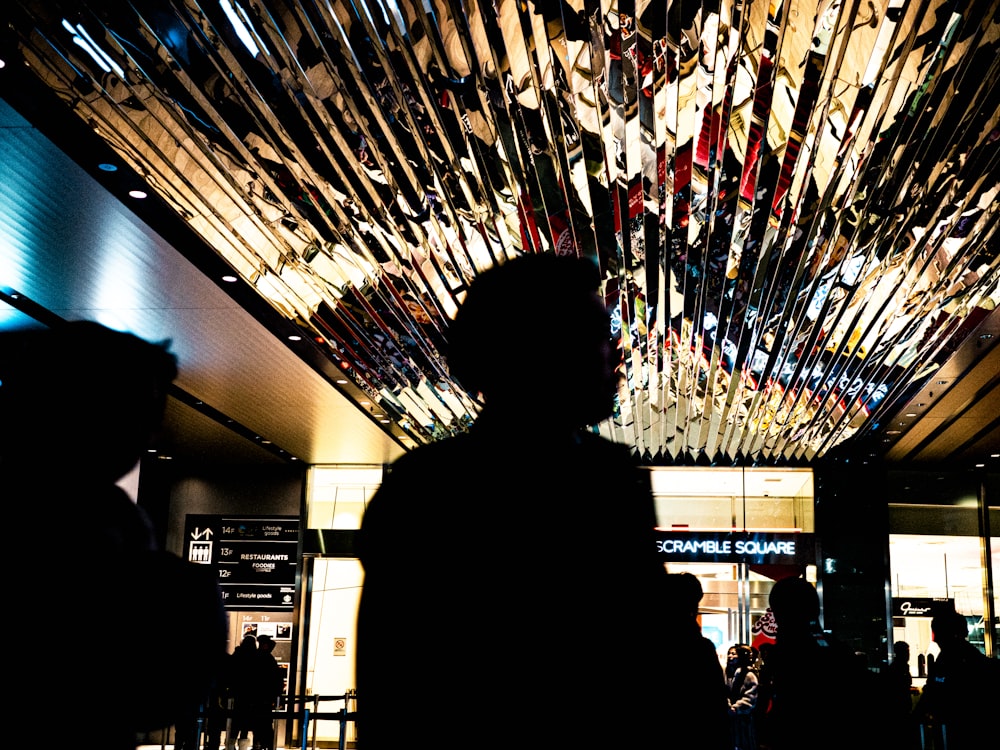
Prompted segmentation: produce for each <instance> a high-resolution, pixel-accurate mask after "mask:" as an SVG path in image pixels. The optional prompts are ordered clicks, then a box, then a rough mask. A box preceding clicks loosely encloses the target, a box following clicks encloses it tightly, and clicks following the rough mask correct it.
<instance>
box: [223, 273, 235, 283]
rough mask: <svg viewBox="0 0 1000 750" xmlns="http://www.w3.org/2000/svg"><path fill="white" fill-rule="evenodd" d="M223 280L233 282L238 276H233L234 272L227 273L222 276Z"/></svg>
mask: <svg viewBox="0 0 1000 750" xmlns="http://www.w3.org/2000/svg"><path fill="white" fill-rule="evenodd" d="M222 280H223V281H225V282H226V283H227V284H232V283H233V282H234V281H236V277H235V276H233V275H232V274H226V275H225V276H223V277H222Z"/></svg>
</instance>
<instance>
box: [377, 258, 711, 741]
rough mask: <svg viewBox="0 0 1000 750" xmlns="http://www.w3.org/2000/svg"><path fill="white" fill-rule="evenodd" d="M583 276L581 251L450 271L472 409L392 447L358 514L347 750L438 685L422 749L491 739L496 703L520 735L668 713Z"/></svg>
mask: <svg viewBox="0 0 1000 750" xmlns="http://www.w3.org/2000/svg"><path fill="white" fill-rule="evenodd" d="M599 283H600V277H599V273H598V269H597V266H596V264H595V263H592V262H590V261H589V260H586V259H581V258H576V257H568V256H557V255H554V254H531V255H524V256H520V257H518V258H515V259H513V260H508V261H506V262H504V263H502V264H501V265H498V266H494V267H493V268H491V269H489V270H487V271H486V272H484V273H482V274H481V275H479V276H478V277H477V278H476V279H475V280H474V281H473V282H472V283H471V285H470V286H469V289H468V293H467V295H466V297H465V299H464V301H463V302H462V304H461V305H460V307H459V309H458V312H457V314H456V315H455V318H454V320H453V321H452V323H451V325H450V327H449V328H448V330H447V339H448V350H447V354H448V364H449V367H450V369H451V373H452V375H453V376H454V377H455V378H457V379H458V381H460V382H461V383H462V384H463V385H464V386H465V387H466V389H467V390H468V391H469V392H470V393H473V394H476V393H478V394H481V397H482V400H483V403H484V406H483V409H482V412H481V414H480V416H479V418H478V419H477V420H476V421H475V423H474V424H473V425H472V426H471V428H470V429H469V430H468V432H467V433H464V434H460V435H456V436H454V437H450V438H448V439H445V440H441V441H437V442H435V443H431V444H428V445H425V446H421V447H419V448H417V449H415V450H413V451H410V452H409V453H407V454H406V455H404V456H403V457H402V458H400V459H399V460H397V461H396V462H395V463H394V464H393V466H392V467H391V469H390V471H389V472H388V473H387V475H386V477H385V480H384V482H383V483H382V485H381V487H380V488H379V490H378V492H376V494H375V496H374V497H373V498H372V500H371V502H370V503H369V505H368V509H367V511H366V513H365V515H364V518H363V520H362V526H361V534H360V540H359V557H360V560H361V563H362V565H363V566H364V576H365V577H364V585H363V589H362V594H361V602H360V608H359V613H358V649H357V686H358V703H357V706H358V722H357V723H358V748H359V750H398V748H404V747H407V746H410V745H412V743H413V741H414V738H415V737H419V735H420V734H421V733H422V732H425V731H427V728H428V722H429V721H430V715H429V714H428V711H429V709H430V708H431V707H432V706H433V705H436V704H437V703H438V702H439V701H445V703H446V704H447V726H446V729H445V731H442V732H441V733H437V734H435V736H434V739H433V744H434V746H435V747H436V748H438V750H468V748H470V747H475V748H477V749H478V750H488V749H492V748H507V747H509V746H510V744H511V736H510V734H509V733H508V732H504V731H501V729H500V727H499V726H498V724H502V723H503V721H504V720H505V718H513V717H514V715H515V713H516V716H517V717H522V718H523V719H524V721H525V722H527V724H526V725H527V726H529V727H530V728H529V730H528V731H526V732H524V733H523V734H521V735H519V736H518V737H517V738H516V742H515V744H517V745H518V746H519V747H520V748H522V750H532V749H534V748H540V749H542V748H543V749H544V750H551V749H552V748H557V747H566V748H570V747H572V748H574V749H575V750H588V749H589V748H594V749H596V748H600V749H601V750H604V749H605V748H608V747H623V748H626V747H627V748H629V749H630V750H662V748H663V747H665V740H664V738H665V737H666V736H667V734H668V732H669V729H668V726H669V725H670V724H671V723H672V722H673V721H674V720H675V718H676V719H682V718H683V717H672V715H670V714H667V715H665V714H664V706H666V705H668V703H667V692H666V683H667V682H668V680H666V679H665V675H668V674H670V673H671V671H672V667H671V666H670V661H669V659H668V655H667V645H666V644H665V642H664V640H663V637H662V635H661V632H662V623H663V622H664V621H665V620H666V619H667V612H666V606H667V601H668V596H667V593H666V591H665V588H664V587H665V581H666V571H665V570H664V567H663V564H662V562H661V561H660V560H659V559H658V558H657V555H656V551H655V538H654V532H653V529H654V527H655V525H656V515H655V509H654V505H653V500H652V494H651V491H650V486H649V478H648V472H645V471H643V470H641V469H640V468H639V466H638V465H637V462H636V460H635V458H634V457H633V456H632V455H631V454H630V452H629V450H628V448H626V447H625V446H622V445H616V444H614V443H612V442H610V441H608V440H606V439H604V438H602V437H600V436H599V435H598V434H596V433H595V431H594V430H592V429H588V425H594V424H597V423H599V422H601V421H602V420H604V419H606V418H608V417H609V416H611V414H612V411H613V409H614V403H615V396H616V393H617V383H618V375H617V372H616V367H617V365H618V364H619V363H620V360H621V354H620V353H619V352H616V350H615V348H614V345H613V343H612V339H611V322H610V318H609V315H608V311H607V309H606V307H605V305H604V302H603V300H602V298H601V297H600V296H599V295H598V293H597V290H598V287H599ZM540 404H541V405H544V413H543V414H542V419H539V418H538V412H537V409H538V408H539V405H540ZM716 667H717V668H718V669H720V671H721V668H719V665H718V661H717V660H716ZM719 679H720V681H721V675H720V676H719ZM597 707H600V709H598V708H597Z"/></svg>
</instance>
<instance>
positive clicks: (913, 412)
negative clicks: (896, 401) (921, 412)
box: [906, 411, 917, 417]
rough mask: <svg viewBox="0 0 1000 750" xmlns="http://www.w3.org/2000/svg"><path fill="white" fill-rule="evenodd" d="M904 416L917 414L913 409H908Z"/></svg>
mask: <svg viewBox="0 0 1000 750" xmlns="http://www.w3.org/2000/svg"><path fill="white" fill-rule="evenodd" d="M906 416H908V417H915V416H917V413H916V412H915V411H908V412H906Z"/></svg>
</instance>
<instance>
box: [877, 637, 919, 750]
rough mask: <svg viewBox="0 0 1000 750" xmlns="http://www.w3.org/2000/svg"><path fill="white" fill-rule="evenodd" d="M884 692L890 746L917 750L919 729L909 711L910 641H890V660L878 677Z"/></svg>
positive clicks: (910, 704) (910, 699) (910, 677)
mask: <svg viewBox="0 0 1000 750" xmlns="http://www.w3.org/2000/svg"><path fill="white" fill-rule="evenodd" d="M881 681H882V687H883V689H884V691H885V710H886V716H887V717H888V721H889V727H888V735H889V741H890V746H891V747H892V748H894V749H895V750H918V749H919V748H920V732H919V727H918V725H917V721H916V717H915V715H914V713H913V691H912V688H913V676H912V675H911V674H910V644H909V643H907V642H906V641H896V642H895V643H894V644H892V661H891V662H890V663H889V666H887V667H886V669H885V672H884V673H883V674H882V676H881Z"/></svg>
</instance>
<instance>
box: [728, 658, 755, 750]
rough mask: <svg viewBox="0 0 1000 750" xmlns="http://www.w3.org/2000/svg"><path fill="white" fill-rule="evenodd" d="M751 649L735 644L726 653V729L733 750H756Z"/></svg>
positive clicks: (753, 673) (753, 675)
mask: <svg viewBox="0 0 1000 750" xmlns="http://www.w3.org/2000/svg"><path fill="white" fill-rule="evenodd" d="M753 665H754V652H753V649H752V648H751V647H750V646H748V645H747V644H745V643H737V644H735V645H733V646H730V647H729V651H727V652H726V687H727V688H728V689H729V726H730V730H731V734H732V745H731V747H732V748H733V750H757V731H756V727H755V725H754V718H753V711H754V708H755V707H756V705H757V688H758V680H757V672H756V671H755V670H754V666H753Z"/></svg>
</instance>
